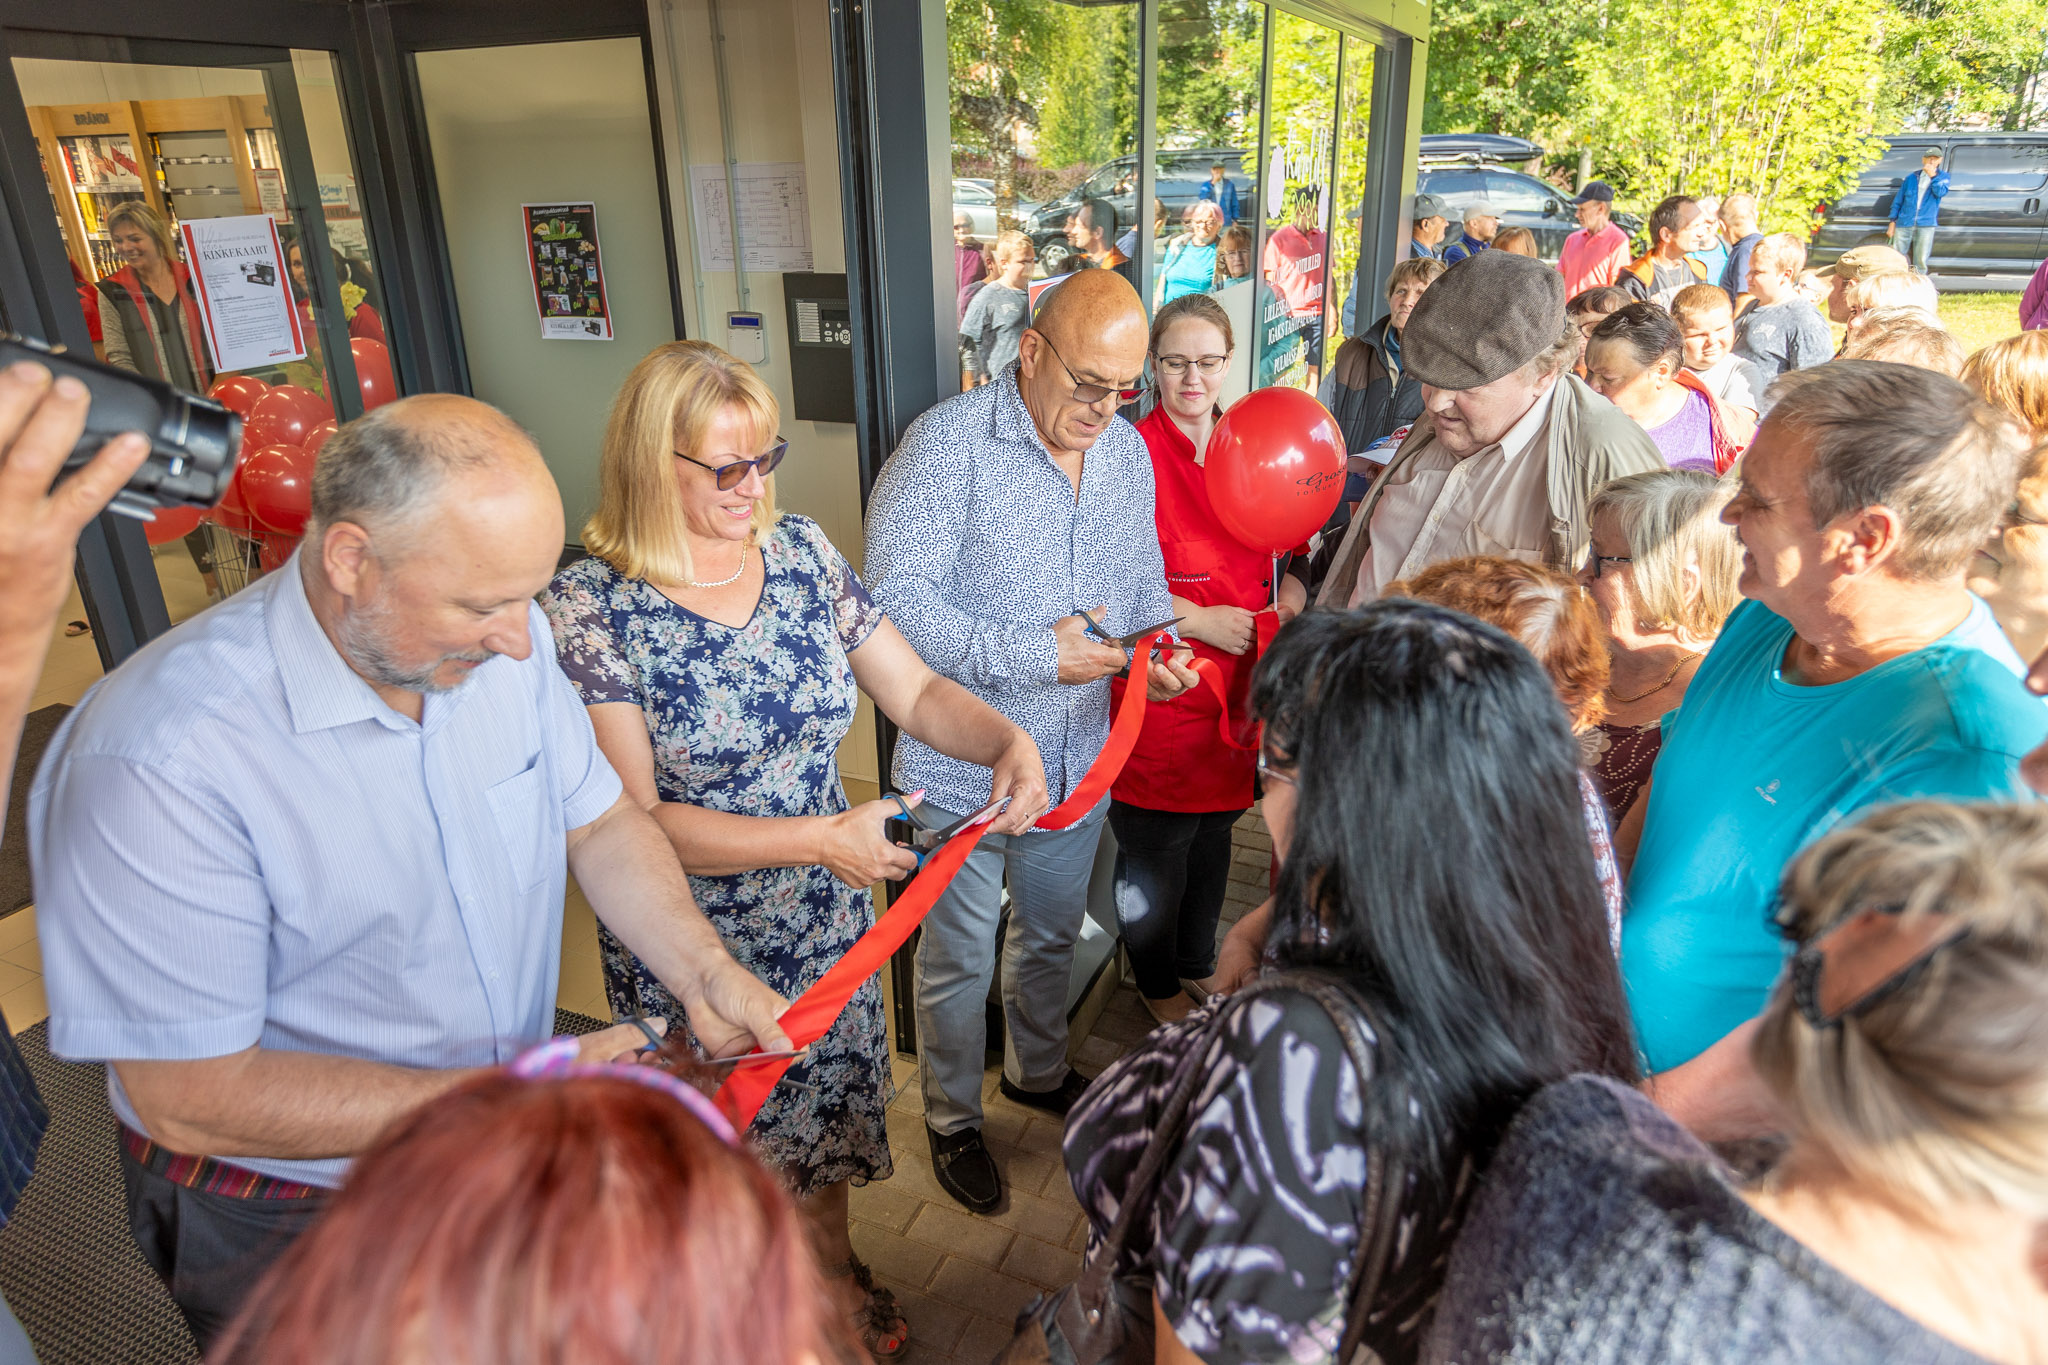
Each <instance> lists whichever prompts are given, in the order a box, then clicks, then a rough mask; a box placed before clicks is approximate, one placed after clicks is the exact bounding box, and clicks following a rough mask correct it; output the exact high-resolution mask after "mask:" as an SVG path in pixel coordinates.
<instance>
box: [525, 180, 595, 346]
mask: <svg viewBox="0 0 2048 1365" xmlns="http://www.w3.org/2000/svg"><path fill="white" fill-rule="evenodd" d="M519 208H520V212H521V214H522V215H523V217H524V219H525V224H526V263H527V266H528V268H529V269H530V270H531V271H532V274H533V304H534V307H535V308H538V309H539V310H540V335H541V339H542V340H543V341H610V340H611V339H612V311H611V303H610V300H609V299H608V298H607V296H606V294H605V288H604V265H603V263H602V261H601V260H600V259H599V254H598V249H597V205H595V204H521V205H520V206H519Z"/></svg>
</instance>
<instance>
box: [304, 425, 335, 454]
mask: <svg viewBox="0 0 2048 1365" xmlns="http://www.w3.org/2000/svg"><path fill="white" fill-rule="evenodd" d="M337 430H338V428H337V427H336V426H335V425H334V419H333V418H332V417H330V418H328V419H327V420H326V421H324V422H322V423H321V424H320V425H319V426H317V427H314V428H313V429H312V430H311V431H309V432H307V433H306V443H305V444H304V445H302V446H300V447H299V449H301V450H303V451H305V452H306V454H307V456H309V457H311V456H314V455H318V454H319V453H320V447H321V446H324V445H326V444H327V438H328V437H330V436H332V435H333V434H334V433H335V432H336V431H337Z"/></svg>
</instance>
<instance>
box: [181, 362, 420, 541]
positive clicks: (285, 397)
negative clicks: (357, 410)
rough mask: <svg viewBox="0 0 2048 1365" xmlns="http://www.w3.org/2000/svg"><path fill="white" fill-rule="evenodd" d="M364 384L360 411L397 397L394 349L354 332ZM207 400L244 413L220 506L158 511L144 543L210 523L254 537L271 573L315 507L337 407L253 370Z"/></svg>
mask: <svg viewBox="0 0 2048 1365" xmlns="http://www.w3.org/2000/svg"><path fill="white" fill-rule="evenodd" d="M349 349H350V350H351V351H353V352H354V354H355V362H356V375H357V377H358V379H359V380H360V382H361V384H362V391H363V410H364V411H366V412H367V411H369V410H370V409H371V408H375V407H381V406H382V405H384V404H385V403H388V402H390V401H391V400H392V399H393V398H396V397H397V396H398V386H397V384H396V383H395V382H394V381H393V379H392V375H391V353H390V351H388V350H386V349H385V346H384V343H383V342H381V341H372V340H369V339H366V338H363V337H357V338H355V339H354V340H352V341H351V342H350V343H349ZM206 394H207V397H209V398H212V399H213V400H214V401H216V402H218V403H221V404H223V405H224V406H226V407H228V408H230V409H232V410H233V411H234V412H237V413H239V414H240V415H241V418H242V456H241V464H240V466H239V467H238V468H237V469H236V471H235V477H234V479H233V480H232V481H231V482H230V483H229V484H228V488H227V492H226V493H224V494H222V495H221V500H220V502H219V503H217V504H215V505H214V506H213V507H212V508H210V509H208V510H205V511H201V510H199V509H197V508H175V509H166V510H164V511H160V512H158V513H157V515H156V520H155V521H154V522H152V523H150V526H149V528H148V535H149V542H150V544H152V545H161V544H163V543H165V542H166V541H171V540H176V539H177V538H179V537H180V536H184V535H188V534H190V533H191V532H192V531H193V530H194V529H196V528H197V527H198V525H199V523H200V522H201V521H213V522H217V523H219V524H220V525H222V526H224V527H226V528H227V529H228V530H230V531H233V532H234V533H235V534H236V535H238V536H243V537H245V538H247V539H249V540H253V541H256V542H258V551H257V558H258V562H259V563H260V564H261V565H262V567H263V568H264V569H265V570H266V571H268V570H271V569H275V568H277V567H279V566H280V565H282V564H283V563H284V562H285V560H287V559H289V558H290V557H291V553H292V549H293V548H294V547H295V546H296V545H297V544H298V543H299V537H300V536H302V535H304V534H305V532H306V518H307V517H308V516H309V515H310V514H311V512H312V510H313V462H314V460H315V459H316V458H317V457H318V456H319V454H320V447H321V446H323V445H325V444H326V443H327V438H328V437H330V436H332V435H333V434H334V432H335V422H334V409H333V408H332V407H330V406H329V405H328V402H327V400H326V399H324V398H322V397H321V396H320V395H319V394H317V393H314V392H313V391H312V390H311V389H306V388H300V387H299V386H298V385H296V384H278V385H275V386H272V385H269V384H266V383H264V382H263V381H262V380H260V379H257V378H256V377H254V376H253V375H246V374H232V375H224V376H222V377H221V378H219V379H217V380H215V381H214V383H213V387H212V388H210V389H208V390H207V391H206Z"/></svg>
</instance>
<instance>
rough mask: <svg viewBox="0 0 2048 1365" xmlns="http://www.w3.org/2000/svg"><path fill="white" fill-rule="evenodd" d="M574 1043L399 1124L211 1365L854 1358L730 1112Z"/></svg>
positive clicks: (814, 1362)
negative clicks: (585, 1055)
mask: <svg viewBox="0 0 2048 1365" xmlns="http://www.w3.org/2000/svg"><path fill="white" fill-rule="evenodd" d="M575 1055H576V1048H575V1041H574V1040H573V1039H568V1038H558V1039H556V1040H555V1041H554V1042H552V1043H547V1044H543V1045H542V1046H541V1047H539V1048H536V1049H534V1050H533V1051H531V1052H529V1053H527V1054H526V1055H525V1056H524V1057H522V1058H520V1059H519V1060H518V1061H517V1062H515V1063H514V1064H513V1066H512V1067H511V1069H510V1070H509V1071H499V1072H493V1073H490V1074H488V1075H485V1076H482V1077H479V1078H478V1079H476V1080H472V1081H470V1082H468V1083H467V1084H465V1085H464V1086H462V1087H461V1088H460V1089H458V1090H455V1091H452V1092H450V1093H449V1094H447V1095H444V1096H442V1097H441V1098H439V1099H437V1100H434V1101H433V1102H431V1103H429V1104H426V1105H423V1106H421V1107H420V1108H419V1109H417V1110H415V1111H413V1113H411V1114H410V1115H408V1116H407V1117H406V1118H405V1119H403V1120H402V1121H400V1122H399V1123H398V1124H396V1125H395V1126H394V1127H393V1128H392V1129H391V1130H390V1131H389V1132H387V1133H386V1134H385V1135H384V1136H383V1137H382V1138H381V1139H379V1140H378V1142H377V1144H376V1145H375V1146H374V1147H372V1148H370V1150H369V1151H367V1152H365V1153H364V1154H363V1155H362V1156H361V1157H359V1158H358V1159H357V1161H356V1164H355V1168H354V1169H353V1170H352V1171H350V1173H349V1180H348V1184H347V1185H346V1186H345V1187H344V1188H343V1189H342V1191H341V1193H340V1194H339V1195H338V1196H336V1198H335V1200H334V1202H333V1204H332V1205H331V1206H330V1207H329V1208H328V1209H327V1210H326V1212H325V1213H324V1214H322V1216H321V1218H320V1221H319V1222H318V1223H316V1224H315V1225H314V1226H313V1229H312V1231H310V1232H308V1233H307V1234H306V1235H305V1236H303V1237H301V1238H300V1239H299V1240H298V1241H297V1242H296V1243H295V1244H294V1245H293V1246H292V1248H291V1250H290V1251H289V1252H287V1253H286V1254H285V1256H284V1259H283V1260H282V1261H280V1262H279V1263H278V1265H277V1267H276V1268H275V1269H274V1270H273V1271H272V1272H271V1273H270V1274H269V1275H267V1276H265V1277H264V1279H263V1281H262V1282H261V1283H260V1284H258V1285H257V1286H256V1289H255V1291H254V1292H253V1293H252V1294H251V1296H250V1299H249V1302H248V1304H247V1305H246V1306H245V1307H244V1309H243V1311H242V1315H241V1317H240V1318H239V1319H238V1320H237V1322H236V1324H235V1325H234V1327H233V1328H232V1329H231V1330H230V1331H229V1333H228V1336H227V1338H226V1340H225V1341H224V1342H223V1343H222V1345H221V1347H220V1348H219V1351H218V1354H216V1355H213V1356H210V1357H209V1359H213V1360H216V1361H218V1362H220V1363H221V1365H273V1362H281V1361H291V1362H293V1363H294V1365H366V1363H367V1362H370V1361H375V1362H378V1363H379V1365H513V1362H518V1363H519V1365H578V1363H579V1362H595V1361H606V1362H612V1361H633V1362H636V1365H701V1363H702V1362H706V1361H719V1362H724V1363H725V1365H841V1363H842V1362H851V1361H852V1360H853V1359H855V1358H856V1357H855V1354H854V1351H855V1348H854V1343H853V1342H851V1341H849V1340H848V1339H847V1335H848V1334H847V1331H846V1328H845V1325H844V1323H843V1322H842V1321H840V1320H839V1318H838V1316H837V1315H836V1314H835V1313H833V1312H832V1311H831V1308H830V1306H829V1304H830V1300H829V1298H828V1297H827V1295H826V1294H825V1292H824V1285H823V1284H822V1283H821V1282H820V1280H819V1278H818V1269H817V1263H816V1261H815V1260H814V1259H813V1257H812V1255H811V1248H810V1246H809V1245H808V1239H807V1238H806V1237H805V1235H804V1225H803V1222H802V1220H801V1219H800V1218H799V1217H798V1216H797V1211H796V1209H795V1208H793V1207H792V1206H791V1204H790V1200H789V1196H788V1195H787V1194H786V1193H784V1191H783V1190H782V1188H781V1186H780V1185H779V1184H778V1183H777V1181H776V1179H775V1177H774V1176H773V1175H772V1174H770V1173H769V1172H768V1171H767V1170H765V1169H763V1168H762V1166H761V1163H760V1162H758V1161H756V1160H754V1158H753V1157H752V1156H751V1155H750V1154H749V1153H748V1152H747V1151H746V1150H745V1149H744V1148H743V1147H742V1146H741V1145H740V1142H739V1139H738V1137H737V1135H736V1134H734V1132H733V1131H732V1128H731V1126H730V1125H728V1124H727V1123H726V1121H725V1118H724V1116H723V1115H721V1114H720V1113H719V1112H718V1110H717V1109H716V1108H714V1107H713V1106H712V1104H711V1102H710V1101H709V1100H707V1099H706V1098H705V1097H704V1095H703V1094H702V1093H701V1092H699V1091H697V1090H694V1089H686V1082H685V1081H684V1080H682V1079H680V1078H679V1077H677V1076H675V1075H672V1074H670V1073H669V1072H668V1071H666V1070H664V1069H662V1068H659V1067H655V1066H631V1065H623V1064H615V1065H598V1064H593V1063H578V1062H577V1061H575ZM685 1065H686V1064H685Z"/></svg>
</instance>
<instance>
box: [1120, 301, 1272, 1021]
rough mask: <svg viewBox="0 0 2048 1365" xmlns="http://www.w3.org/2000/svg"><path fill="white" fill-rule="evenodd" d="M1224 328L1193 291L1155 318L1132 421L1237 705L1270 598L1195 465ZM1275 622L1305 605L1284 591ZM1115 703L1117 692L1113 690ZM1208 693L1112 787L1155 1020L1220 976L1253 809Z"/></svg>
mask: <svg viewBox="0 0 2048 1365" xmlns="http://www.w3.org/2000/svg"><path fill="white" fill-rule="evenodd" d="M1232 349H1233V344H1232V337H1231V331H1230V319H1229V317H1227V316H1226V315H1225V314H1224V312H1223V309H1222V307H1221V305H1219V304H1218V303H1217V302H1216V300H1215V299H1213V298H1211V297H1210V296H1209V295H1207V294H1187V295H1184V296H1182V297H1180V298H1177V299H1175V300H1174V301H1173V302H1171V303H1169V304H1167V305H1166V306H1165V307H1163V308H1161V309H1160V310H1159V313H1158V315H1157V316H1156V317H1155V318H1154V319H1153V321H1152V347H1151V360H1152V372H1153V374H1154V376H1155V377H1156V382H1157V385H1158V391H1157V396H1158V405H1157V406H1155V407H1154V408H1153V409H1152V411H1151V413H1150V414H1149V415H1148V416H1146V417H1145V418H1143V419H1142V420H1141V421H1140V422H1139V423H1138V434H1139V435H1141V436H1143V437H1144V438H1145V446H1146V449H1147V450H1149V451H1150V452H1151V455H1152V485H1153V496H1154V509H1155V511H1154V515H1155V518H1156V520H1157V521H1158V523H1159V548H1160V551H1161V552H1162V553H1163V554H1164V555H1165V558H1166V586H1167V588H1168V589H1169V590H1170V591H1171V592H1172V593H1173V612H1174V615H1176V616H1178V617H1180V618H1181V624H1180V634H1181V638H1182V639H1184V640H1187V641H1189V642H1191V643H1192V644H1193V645H1194V649H1195V653H1196V655H1197V656H1199V657H1201V658H1204V659H1207V660H1209V661H1210V662H1211V663H1213V664H1215V665H1216V667H1218V668H1219V669H1221V670H1222V675H1223V679H1224V681H1225V684H1226V686H1225V691H1226V692H1227V693H1228V695H1230V696H1232V697H1234V698H1239V699H1241V698H1242V697H1243V696H1244V695H1245V690H1246V687H1245V685H1246V683H1247V682H1248V681H1249V679H1250V677H1251V666H1252V663H1253V662H1254V661H1255V660H1256V658H1257V657H1258V651H1257V650H1256V649H1255V648H1254V642H1255V640H1256V638H1257V630H1256V619H1255V618H1256V617H1257V615H1258V613H1259V612H1260V611H1262V610H1264V609H1265V608H1266V607H1267V605H1268V604H1269V602H1270V601H1271V595H1272V575H1273V561H1272V560H1271V559H1270V558H1268V557H1267V556H1266V555H1265V554H1264V553H1263V552H1261V551H1259V550H1254V549H1251V548H1250V547H1248V546H1245V545H1241V544H1239V543H1238V542H1237V541H1236V540H1234V539H1232V537H1231V535H1230V533H1229V532H1228V531H1226V530H1224V529H1223V524H1222V523H1221V522H1220V521H1218V520H1217V519H1216V513H1215V510H1214V509H1213V508H1211V507H1210V505H1209V495H1208V493H1207V492H1206V491H1205V489H1204V485H1203V479H1204V475H1203V464H1202V458H1203V455H1204V453H1205V452H1206V450H1207V448H1208V444H1209V434H1210V432H1211V431H1212V430H1213V429H1214V428H1215V425H1216V412H1217V406H1216V405H1217V400H1218V398H1219V397H1220V396H1221V394H1222V392H1223V384H1224V381H1225V380H1226V379H1227V378H1228V377H1229V375H1230V356H1231V351H1232ZM1281 596H1282V604H1283V619H1284V617H1286V616H1292V615H1293V614H1294V613H1295V612H1296V611H1298V610H1299V609H1300V608H1301V605H1302V603H1303V602H1304V601H1305V600H1306V599H1307V592H1306V590H1305V589H1304V588H1303V587H1302V585H1301V583H1300V582H1299V581H1298V580H1296V579H1291V578H1290V579H1288V580H1287V581H1286V584H1285V585H1284V586H1283V588H1282V594H1281ZM1112 691H1113V692H1114V693H1115V701H1116V702H1117V703H1119V704H1120V703H1121V702H1122V700H1123V692H1122V684H1121V683H1119V684H1115V685H1114V686H1113V688H1112ZM1218 709H1219V708H1218V706H1217V702H1216V699H1215V696H1214V694H1212V693H1210V692H1209V691H1207V690H1206V689H1197V690H1195V691H1193V692H1190V693H1188V694H1187V695H1186V696H1184V697H1181V698H1179V699H1178V700H1176V701H1175V702H1174V703H1173V705H1171V706H1157V707H1153V708H1151V709H1150V710H1148V711H1146V713H1145V728H1144V730H1143V731H1142V732H1140V734H1139V736H1138V744H1137V747H1136V748H1135V749H1133V750H1132V752H1131V757H1130V761H1129V762H1128V763H1126V764H1125V765H1124V770H1123V772H1122V774H1121V775H1120V776H1119V777H1118V778H1117V781H1116V785H1115V786H1114V787H1112V788H1110V797H1111V800H1110V806H1109V826H1110V828H1111V829H1112V830H1114V831H1115V832H1116V842H1117V855H1116V918H1117V926H1118V929H1119V930H1120V932H1121V934H1122V937H1123V941H1124V950H1125V951H1126V952H1127V953H1129V954H1130V958H1131V971H1132V973H1133V974H1134V975H1135V976H1136V977H1137V979H1138V994H1139V997H1140V998H1141V999H1143V1000H1144V1002H1145V1008H1146V1009H1147V1010H1148V1011H1150V1013H1151V1015H1152V1017H1153V1018H1154V1019H1156V1020H1158V1021H1159V1022H1161V1023H1170V1022H1172V1021H1174V1020H1176V1019H1183V1018H1186V1017H1187V1014H1188V1011H1190V1010H1192V1009H1193V1008H1194V1007H1195V1002H1194V1000H1193V999H1192V998H1191V997H1190V996H1189V994H1188V993H1187V990H1186V989H1185V988H1184V987H1183V985H1182V983H1183V982H1184V981H1185V982H1190V983H1193V985H1194V986H1195V989H1196V990H1197V991H1203V990H1204V981H1205V979H1206V978H1208V977H1210V976H1211V975H1212V974H1213V973H1214V971H1215V968H1216V922H1217V920H1218V919H1219V918H1220V917H1221V915H1222V913H1223V897H1224V893H1225V892H1226V891H1227V890H1228V889H1229V882H1230V853H1231V836H1230V831H1231V828H1232V827H1233V826H1235V825H1236V824H1237V820H1238V817H1239V816H1241V815H1243V814H1244V813H1245V811H1246V809H1248V808H1249V807H1250V806H1251V804H1252V768H1253V762H1254V754H1253V753H1252V752H1251V751H1250V750H1244V751H1238V750H1235V749H1232V748H1230V747H1228V746H1227V745H1225V744H1224V743H1223V742H1222V739H1221V737H1220V736H1219V734H1218V733H1217V717H1218Z"/></svg>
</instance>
